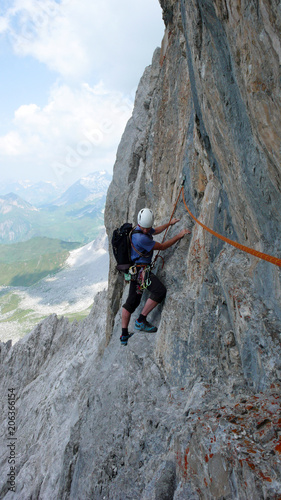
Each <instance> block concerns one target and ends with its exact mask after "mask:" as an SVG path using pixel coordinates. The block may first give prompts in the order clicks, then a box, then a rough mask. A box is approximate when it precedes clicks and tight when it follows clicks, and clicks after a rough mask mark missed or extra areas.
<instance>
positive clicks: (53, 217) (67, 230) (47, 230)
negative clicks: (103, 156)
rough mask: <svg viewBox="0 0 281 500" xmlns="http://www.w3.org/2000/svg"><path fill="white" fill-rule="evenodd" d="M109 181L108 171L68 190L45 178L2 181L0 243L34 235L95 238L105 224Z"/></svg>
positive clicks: (8, 242)
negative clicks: (46, 180)
mask: <svg viewBox="0 0 281 500" xmlns="http://www.w3.org/2000/svg"><path fill="white" fill-rule="evenodd" d="M110 181H111V176H110V175H109V174H108V173H107V172H94V173H92V174H89V175H87V176H84V177H83V178H81V179H80V180H78V181H76V182H75V183H74V184H73V185H72V186H70V187H69V188H67V189H66V190H65V191H62V190H61V188H59V187H57V186H56V185H55V184H54V183H50V182H43V181H42V182H40V183H35V184H32V183H30V182H29V181H20V182H13V183H7V184H6V185H3V184H2V186H0V192H1V195H0V243H6V244H10V243H16V242H19V241H27V240H29V239H31V238H34V237H48V238H59V239H62V240H65V241H76V242H77V241H78V242H81V243H87V242H89V241H91V240H93V239H94V238H95V236H96V235H97V234H98V232H99V230H100V227H101V226H103V209H104V205H105V196H106V192H107V189H108V186H109V184H110ZM10 189H13V191H9V190H10ZM7 191H8V192H7Z"/></svg>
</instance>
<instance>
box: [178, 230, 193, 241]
mask: <svg viewBox="0 0 281 500" xmlns="http://www.w3.org/2000/svg"><path fill="white" fill-rule="evenodd" d="M186 234H191V231H189V229H182V231H181V232H180V233H179V239H181V238H183V237H184V236H185V235H186Z"/></svg>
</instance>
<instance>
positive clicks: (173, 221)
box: [170, 218, 180, 226]
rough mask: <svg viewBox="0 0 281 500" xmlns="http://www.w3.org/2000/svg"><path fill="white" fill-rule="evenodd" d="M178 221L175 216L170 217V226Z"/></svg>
mask: <svg viewBox="0 0 281 500" xmlns="http://www.w3.org/2000/svg"><path fill="white" fill-rule="evenodd" d="M179 221H180V219H176V218H174V219H172V220H171V222H170V226H173V225H174V224H176V223H177V222H179Z"/></svg>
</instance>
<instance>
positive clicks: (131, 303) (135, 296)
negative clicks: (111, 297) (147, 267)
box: [123, 273, 167, 314]
mask: <svg viewBox="0 0 281 500" xmlns="http://www.w3.org/2000/svg"><path fill="white" fill-rule="evenodd" d="M149 278H150V280H151V283H150V285H149V286H148V287H147V289H146V290H148V291H149V292H150V298H151V299H152V300H154V301H155V302H158V303H159V304H160V302H162V300H164V299H165V297H166V292H167V290H166V287H165V286H164V285H163V283H161V281H160V280H159V279H158V278H157V276H155V274H153V273H150V276H149ZM141 297H142V292H139V290H138V288H137V283H136V281H131V283H130V289H129V295H128V297H127V300H126V302H125V304H124V305H123V307H124V309H126V310H127V311H128V312H129V313H131V314H132V313H133V312H134V311H135V310H136V308H137V307H138V306H139V304H140V301H141Z"/></svg>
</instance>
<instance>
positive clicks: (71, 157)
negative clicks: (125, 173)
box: [0, 83, 133, 180]
mask: <svg viewBox="0 0 281 500" xmlns="http://www.w3.org/2000/svg"><path fill="white" fill-rule="evenodd" d="M132 105H133V102H132V100H131V99H130V97H127V98H124V96H123V94H121V93H120V92H116V91H115V92H114V91H109V90H107V89H106V88H105V86H104V85H103V84H102V83H99V84H98V85H96V86H94V87H90V86H89V85H88V84H83V85H82V86H81V87H80V88H78V89H75V90H74V89H72V88H70V87H69V86H68V85H66V84H64V85H55V86H54V88H53V89H52V91H51V94H50V98H49V102H48V104H47V105H46V106H45V107H43V108H42V109H40V107H39V106H37V105H36V104H29V105H22V106H20V107H19V108H18V109H17V110H16V111H15V116H14V130H13V131H11V132H9V133H8V134H7V135H5V136H3V137H0V156H1V157H2V160H3V158H4V157H5V156H6V157H9V156H15V155H17V156H22V157H23V158H24V160H25V162H26V163H28V162H34V157H35V158H36V160H37V164H43V163H45V164H47V165H48V168H49V169H51V171H52V174H53V177H54V176H55V177H56V178H57V180H63V177H65V176H66V175H67V176H68V177H72V175H74V176H75V175H76V176H77V169H79V171H82V170H83V169H84V170H85V171H87V170H89V169H90V170H95V169H96V168H97V167H98V168H99V165H101V164H102V165H101V167H102V168H106V169H107V170H111V169H112V167H113V163H114V159H115V152H116V149H117V145H118V143H119V141H120V138H121V134H122V132H123V130H124V127H125V125H126V123H127V121H128V119H129V117H130V115H131V110H132ZM49 174H50V172H49Z"/></svg>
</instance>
